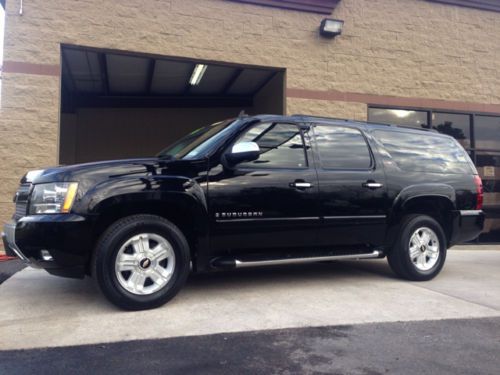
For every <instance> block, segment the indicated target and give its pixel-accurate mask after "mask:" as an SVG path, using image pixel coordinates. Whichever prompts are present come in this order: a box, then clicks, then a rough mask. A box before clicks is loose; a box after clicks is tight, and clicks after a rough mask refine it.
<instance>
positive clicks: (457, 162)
mask: <svg viewBox="0 0 500 375" xmlns="http://www.w3.org/2000/svg"><path fill="white" fill-rule="evenodd" d="M373 134H374V136H375V138H376V139H377V140H378V141H379V142H381V143H382V145H383V146H384V148H385V150H386V151H387V152H388V153H389V155H388V156H390V157H391V158H392V160H393V161H394V163H395V164H396V166H397V167H398V168H399V169H401V170H402V171H407V172H428V173H454V174H455V173H456V174H463V173H465V174H470V173H473V171H472V169H471V166H470V158H469V155H467V153H466V152H465V150H464V149H463V148H462V146H460V145H459V144H458V143H457V142H456V141H455V140H454V139H452V138H448V137H443V136H438V135H435V134H433V133H427V132H422V134H415V133H413V132H412V133H406V132H401V131H386V130H376V131H374V133H373Z"/></svg>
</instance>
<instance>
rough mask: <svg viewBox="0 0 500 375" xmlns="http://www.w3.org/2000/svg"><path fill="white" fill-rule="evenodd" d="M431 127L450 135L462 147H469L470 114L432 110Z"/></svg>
mask: <svg viewBox="0 0 500 375" xmlns="http://www.w3.org/2000/svg"><path fill="white" fill-rule="evenodd" d="M432 128H433V129H436V130H437V131H438V132H440V133H443V134H446V135H451V136H452V137H453V138H455V139H456V140H457V141H458V143H460V144H461V145H462V146H463V147H470V115H462V114H455V113H441V112H433V113H432Z"/></svg>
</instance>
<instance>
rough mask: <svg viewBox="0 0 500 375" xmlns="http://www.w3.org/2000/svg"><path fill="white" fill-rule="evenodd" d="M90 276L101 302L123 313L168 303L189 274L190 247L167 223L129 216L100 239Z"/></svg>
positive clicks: (178, 232) (138, 216) (156, 219)
mask: <svg viewBox="0 0 500 375" xmlns="http://www.w3.org/2000/svg"><path fill="white" fill-rule="evenodd" d="M92 271H93V272H92V276H93V277H94V278H95V279H96V281H97V284H98V285H99V288H100V290H101V291H102V293H103V294H104V295H105V296H106V298H107V299H108V300H109V301H110V302H112V303H113V304H115V305H116V306H118V307H120V308H122V309H125V310H145V309H152V308H155V307H159V306H161V305H163V304H165V303H166V302H167V301H169V300H170V299H172V298H173V297H174V296H175V295H176V294H177V293H178V292H179V290H180V289H181V288H182V286H183V285H184V283H185V281H186V279H187V277H188V275H189V272H190V251H189V245H188V243H187V241H186V238H185V237H184V235H183V234H182V232H181V231H180V230H179V228H177V227H176V226H175V225H174V224H172V223H171V222H170V221H168V220H166V219H164V218H162V217H160V216H154V215H133V216H128V217H125V218H123V219H120V220H118V221H116V222H115V223H113V224H112V225H111V226H110V227H109V228H108V229H107V230H106V231H105V232H104V233H103V235H102V236H101V237H100V239H99V241H98V243H97V245H96V248H95V251H94V256H93V260H92Z"/></svg>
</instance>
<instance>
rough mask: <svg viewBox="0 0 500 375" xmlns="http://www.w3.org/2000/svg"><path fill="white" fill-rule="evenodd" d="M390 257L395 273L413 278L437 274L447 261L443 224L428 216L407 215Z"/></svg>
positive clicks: (409, 278) (429, 277)
mask: <svg viewBox="0 0 500 375" xmlns="http://www.w3.org/2000/svg"><path fill="white" fill-rule="evenodd" d="M400 228H401V229H400V232H399V235H398V237H397V239H396V242H395V243H394V246H393V247H392V249H391V252H390V253H389V255H388V257H387V260H388V262H389V265H390V267H391V269H392V270H393V271H394V273H395V274H396V275H398V276H400V277H402V278H404V279H407V280H412V281H427V280H430V279H432V278H434V277H436V276H437V275H438V274H439V272H440V271H441V269H442V268H443V266H444V263H445V260H446V247H447V241H446V236H445V234H444V231H443V228H442V227H441V225H440V224H439V223H438V222H437V221H436V220H434V219H433V218H432V217H430V216H427V215H408V216H405V217H404V218H403V220H402V223H401V227H400Z"/></svg>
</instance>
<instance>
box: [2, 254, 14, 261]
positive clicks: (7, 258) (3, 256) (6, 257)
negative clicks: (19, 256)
mask: <svg viewBox="0 0 500 375" xmlns="http://www.w3.org/2000/svg"><path fill="white" fill-rule="evenodd" d="M14 259H16V257H10V256H8V255H1V254H0V262H6V261H8V260H14Z"/></svg>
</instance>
